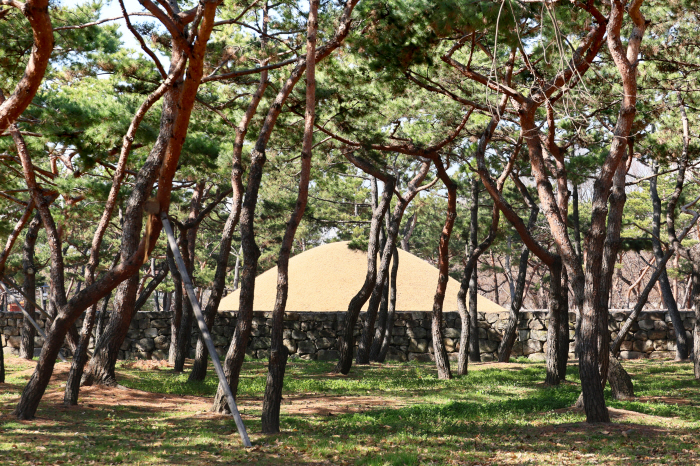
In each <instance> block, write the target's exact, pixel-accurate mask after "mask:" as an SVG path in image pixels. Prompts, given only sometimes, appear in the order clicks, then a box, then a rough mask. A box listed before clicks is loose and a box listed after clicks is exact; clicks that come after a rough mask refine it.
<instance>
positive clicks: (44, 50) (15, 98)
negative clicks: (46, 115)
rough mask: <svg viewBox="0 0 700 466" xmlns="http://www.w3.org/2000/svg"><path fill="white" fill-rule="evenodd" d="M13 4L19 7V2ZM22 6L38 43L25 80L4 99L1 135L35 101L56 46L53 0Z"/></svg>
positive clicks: (29, 0)
mask: <svg viewBox="0 0 700 466" xmlns="http://www.w3.org/2000/svg"><path fill="white" fill-rule="evenodd" d="M11 5H13V6H17V5H18V3H11ZM19 5H21V7H20V8H19V9H20V11H21V12H22V14H23V15H24V16H25V17H26V18H27V20H28V21H29V25H30V27H31V29H32V36H33V40H34V44H33V47H32V49H31V55H30V56H29V60H28V61H27V66H26V68H25V71H24V74H23V76H22V79H20V80H19V82H18V83H17V85H16V86H15V89H14V92H13V93H12V95H10V96H9V97H8V99H7V100H4V98H3V99H2V100H4V102H0V134H2V133H4V132H5V130H6V129H7V128H8V127H9V126H10V125H11V124H13V123H14V122H15V121H17V118H19V116H20V115H21V114H22V112H24V110H25V109H26V108H27V107H28V106H29V104H30V103H31V102H32V99H33V98H34V96H35V95H36V93H37V91H38V90H39V86H40V85H41V82H42V81H43V79H44V73H45V72H46V68H47V67H48V65H49V59H50V58H51V53H52V51H53V47H54V39H53V27H52V26H51V14H50V11H51V10H50V9H49V0H27V1H26V2H24V3H20V4H19Z"/></svg>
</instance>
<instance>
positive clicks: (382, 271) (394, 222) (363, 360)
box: [357, 162, 430, 364]
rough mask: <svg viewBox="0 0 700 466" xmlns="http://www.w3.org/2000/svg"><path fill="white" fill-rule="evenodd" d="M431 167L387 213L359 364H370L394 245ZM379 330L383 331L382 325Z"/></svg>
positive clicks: (422, 170)
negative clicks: (408, 209) (376, 322)
mask: <svg viewBox="0 0 700 466" xmlns="http://www.w3.org/2000/svg"><path fill="white" fill-rule="evenodd" d="M429 168H430V164H429V163H425V162H424V163H423V165H422V166H421V168H420V170H419V171H418V173H417V174H416V176H414V177H413V179H412V180H411V181H410V182H409V183H408V189H407V191H406V193H404V194H403V196H400V197H399V198H398V199H397V203H396V206H394V211H393V213H391V214H389V212H387V214H386V215H387V225H388V228H387V231H386V235H385V238H384V239H385V241H384V244H383V245H382V250H381V251H382V253H381V262H380V265H379V271H378V273H377V277H376V283H375V285H374V289H373V290H372V295H371V297H370V300H369V305H368V306H367V313H366V319H365V325H364V329H363V333H362V338H361V340H360V344H359V347H358V350H357V362H358V364H369V360H370V352H371V347H372V343H373V340H374V335H375V332H376V331H375V328H374V324H375V320H376V317H377V312H378V309H379V306H380V305H381V303H382V301H383V300H384V299H385V298H384V297H385V291H388V290H386V286H387V283H388V276H389V265H390V262H391V258H392V257H393V253H392V251H393V250H394V246H395V245H396V241H397V237H398V233H399V227H400V226H401V219H402V218H403V214H404V212H405V211H406V207H408V204H409V203H410V202H411V201H412V200H413V198H414V197H415V196H416V194H417V193H418V187H419V186H420V184H421V183H422V182H423V180H424V179H425V177H426V175H427V174H428V170H429ZM380 238H381V236H380ZM377 330H378V331H382V332H383V329H382V328H381V326H380V328H379V329H377Z"/></svg>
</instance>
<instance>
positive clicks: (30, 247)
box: [19, 214, 41, 360]
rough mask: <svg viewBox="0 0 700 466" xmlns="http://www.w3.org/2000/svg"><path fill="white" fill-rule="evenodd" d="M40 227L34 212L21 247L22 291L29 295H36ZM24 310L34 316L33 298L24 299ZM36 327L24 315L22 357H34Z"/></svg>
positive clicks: (37, 215) (20, 347) (38, 219)
mask: <svg viewBox="0 0 700 466" xmlns="http://www.w3.org/2000/svg"><path fill="white" fill-rule="evenodd" d="M40 228H41V217H40V216H39V214H36V215H35V216H34V218H33V219H32V221H31V222H30V223H29V225H28V226H27V234H26V236H25V239H24V247H23V248H22V269H23V271H24V285H23V286H22V291H23V292H24V294H25V295H27V296H29V297H36V268H35V266H34V247H35V245H36V239H37V236H38V234H39V229H40ZM24 310H25V311H26V312H27V314H29V315H30V316H31V317H32V318H34V316H35V312H34V302H33V300H29V299H26V300H25V304H24ZM35 336H36V329H35V328H34V326H33V325H32V323H31V322H30V321H29V319H28V318H27V317H26V316H25V317H24V319H23V320H22V341H21V342H20V346H19V357H20V358H24V359H29V360H31V359H33V358H34V337H35Z"/></svg>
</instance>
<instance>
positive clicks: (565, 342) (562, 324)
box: [557, 268, 569, 382]
mask: <svg viewBox="0 0 700 466" xmlns="http://www.w3.org/2000/svg"><path fill="white" fill-rule="evenodd" d="M559 293H560V294H559V313H560V318H559V328H558V330H557V338H558V339H559V369H558V371H557V373H558V374H559V381H560V382H563V381H565V380H566V367H567V365H568V362H569V276H568V274H567V272H566V269H565V268H562V271H561V287H560V292H559Z"/></svg>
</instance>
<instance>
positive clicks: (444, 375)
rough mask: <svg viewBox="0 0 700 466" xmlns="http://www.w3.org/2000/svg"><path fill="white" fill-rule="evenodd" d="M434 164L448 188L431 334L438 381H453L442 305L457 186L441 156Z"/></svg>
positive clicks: (448, 263) (447, 276) (455, 207)
mask: <svg viewBox="0 0 700 466" xmlns="http://www.w3.org/2000/svg"><path fill="white" fill-rule="evenodd" d="M434 163H435V168H437V172H438V176H439V177H440V180H442V182H443V184H444V185H445V187H446V188H447V215H446V218H445V224H444V226H443V227H442V232H441V234H440V242H439V246H438V272H439V275H438V284H437V289H436V291H435V299H434V302H433V312H432V322H431V333H432V337H433V350H434V352H435V366H436V367H437V372H438V379H451V378H452V372H451V371H450V360H449V359H447V350H446V349H445V343H444V334H443V321H442V305H443V302H444V301H445V290H446V289H447V281H448V280H449V275H448V271H449V267H450V258H449V247H450V236H451V235H452V228H453V227H454V222H455V218H456V217H457V185H456V184H455V183H454V182H453V181H452V180H451V179H450V177H449V175H448V174H447V172H446V171H445V167H444V166H443V164H442V159H441V158H440V156H437V157H436V158H435V160H434ZM475 269H476V268H475Z"/></svg>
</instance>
